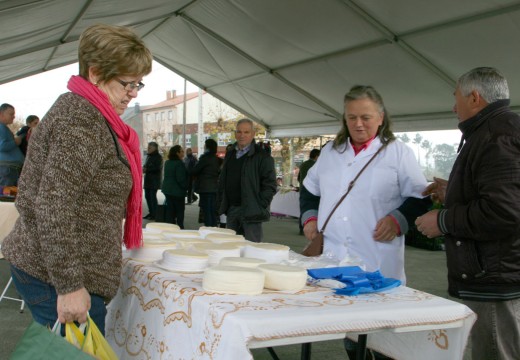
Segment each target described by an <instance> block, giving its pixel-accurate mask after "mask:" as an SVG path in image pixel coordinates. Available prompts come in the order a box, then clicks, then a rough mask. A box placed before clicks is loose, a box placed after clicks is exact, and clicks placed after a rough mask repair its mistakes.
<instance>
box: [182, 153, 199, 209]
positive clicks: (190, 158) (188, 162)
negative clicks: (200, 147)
mask: <svg viewBox="0 0 520 360" xmlns="http://www.w3.org/2000/svg"><path fill="white" fill-rule="evenodd" d="M197 162H198V160H197V157H196V156H195V155H193V150H192V149H191V148H187V149H186V157H185V158H184V166H186V171H187V172H188V174H189V178H188V196H187V204H188V205H190V204H192V203H193V202H195V201H197V200H198V199H199V198H198V197H197V195H195V192H194V184H195V177H194V176H193V175H191V173H192V171H193V169H194V168H195V166H196V165H197Z"/></svg>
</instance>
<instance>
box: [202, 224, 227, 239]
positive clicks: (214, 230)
mask: <svg viewBox="0 0 520 360" xmlns="http://www.w3.org/2000/svg"><path fill="white" fill-rule="evenodd" d="M199 233H200V236H202V237H203V238H204V237H206V236H207V235H209V234H225V235H235V234H236V231H235V230H232V229H224V228H219V227H213V226H201V227H200V228H199Z"/></svg>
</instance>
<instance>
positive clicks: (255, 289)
mask: <svg viewBox="0 0 520 360" xmlns="http://www.w3.org/2000/svg"><path fill="white" fill-rule="evenodd" d="M264 278H265V275H264V273H263V272H262V271H260V270H258V269H251V268H244V267H238V266H225V265H217V266H213V267H210V268H208V269H206V270H205V271H204V277H203V279H202V287H203V288H204V290H206V291H211V292H221V293H226V294H240V295H258V294H261V293H262V290H263V288H264Z"/></svg>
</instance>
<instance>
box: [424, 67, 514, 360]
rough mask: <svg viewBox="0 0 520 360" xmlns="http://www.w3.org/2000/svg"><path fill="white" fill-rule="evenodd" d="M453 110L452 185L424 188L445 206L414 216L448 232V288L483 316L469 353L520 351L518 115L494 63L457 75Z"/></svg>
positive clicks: (495, 355) (427, 230)
mask: <svg viewBox="0 0 520 360" xmlns="http://www.w3.org/2000/svg"><path fill="white" fill-rule="evenodd" d="M454 111H455V112H456V113H457V116H458V118H459V121H460V123H459V129H460V130H461V131H462V141H461V145H460V146H459V154H458V156H457V160H456V161H455V164H454V165H453V169H452V171H451V174H450V178H449V180H448V183H447V187H446V186H445V185H446V184H445V183H443V182H442V180H437V181H436V182H434V183H433V184H432V185H430V186H428V188H427V190H426V192H425V193H430V194H435V196H436V197H437V198H439V199H440V200H441V201H442V200H444V206H445V208H444V209H442V210H432V211H430V212H428V213H426V214H425V215H423V216H421V217H419V218H417V221H416V224H417V228H418V230H419V231H421V232H422V233H423V234H425V235H426V236H428V237H435V236H438V235H441V234H444V236H445V239H446V256H447V260H448V283H449V288H448V290H449V293H450V295H452V296H455V297H458V298H461V299H463V300H464V303H465V304H466V305H468V306H469V307H470V308H471V309H472V310H473V311H474V312H475V313H476V314H477V316H478V319H477V322H476V323H475V325H474V327H473V329H472V332H471V340H472V359H473V360H478V359H520V116H518V115H517V114H516V113H514V112H513V111H511V109H510V108H509V89H508V85H507V81H506V79H505V78H504V77H503V76H502V74H500V72H498V71H497V70H496V69H493V68H476V69H473V70H471V71H469V72H468V73H466V74H464V75H462V76H461V77H460V78H459V80H458V82H457V88H456V90H455V107H454ZM444 188H445V194H444V193H443V189H444Z"/></svg>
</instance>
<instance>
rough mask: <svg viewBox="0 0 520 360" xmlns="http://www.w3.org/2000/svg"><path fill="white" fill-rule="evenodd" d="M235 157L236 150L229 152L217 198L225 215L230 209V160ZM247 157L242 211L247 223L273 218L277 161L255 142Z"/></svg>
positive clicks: (243, 181) (242, 181) (243, 170)
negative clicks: (272, 205) (275, 163)
mask: <svg viewBox="0 0 520 360" xmlns="http://www.w3.org/2000/svg"><path fill="white" fill-rule="evenodd" d="M231 156H236V150H232V151H228V153H227V154H226V158H225V159H224V165H223V166H222V172H221V173H220V178H219V190H218V196H217V201H218V203H219V204H220V206H219V208H218V209H219V214H225V213H226V212H227V209H228V208H229V202H228V199H227V196H226V192H225V188H226V186H225V182H226V175H227V172H226V163H227V161H228V159H229V158H230V157H231ZM244 156H246V159H245V162H244V166H243V167H242V174H241V180H240V181H241V188H242V193H241V198H242V205H241V207H242V214H243V219H244V221H246V222H263V221H269V218H270V215H271V214H270V210H269V205H270V204H271V201H272V200H273V197H274V194H275V193H276V171H275V168H274V160H273V158H272V157H271V155H269V154H268V153H267V152H266V151H264V150H262V149H261V148H260V146H259V145H258V144H255V142H254V141H253V143H252V144H251V148H250V149H249V152H248V153H247V154H245V155H244Z"/></svg>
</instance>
